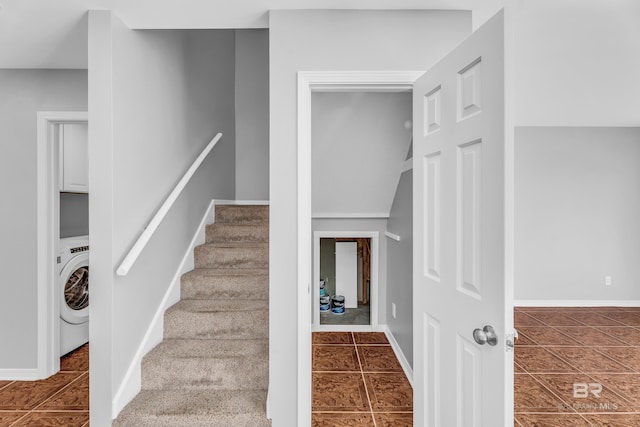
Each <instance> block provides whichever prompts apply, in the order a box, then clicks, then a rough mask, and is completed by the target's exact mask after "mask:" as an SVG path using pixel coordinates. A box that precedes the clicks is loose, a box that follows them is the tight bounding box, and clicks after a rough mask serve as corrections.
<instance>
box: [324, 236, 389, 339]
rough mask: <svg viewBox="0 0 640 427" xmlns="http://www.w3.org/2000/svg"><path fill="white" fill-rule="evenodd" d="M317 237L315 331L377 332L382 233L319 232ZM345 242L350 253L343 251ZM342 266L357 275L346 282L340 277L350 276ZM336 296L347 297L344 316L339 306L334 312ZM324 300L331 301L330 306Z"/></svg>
mask: <svg viewBox="0 0 640 427" xmlns="http://www.w3.org/2000/svg"><path fill="white" fill-rule="evenodd" d="M313 236H314V237H313V271H314V273H313V277H314V279H313V294H314V297H313V330H315V331H346V330H348V331H373V330H377V327H378V283H379V262H380V260H379V234H378V232H376V231H371V232H355V231H316V232H314V233H313ZM343 243H344V244H345V245H343V246H344V248H345V249H346V250H345V251H342V252H341V251H340V245H341V244H343ZM336 252H338V253H336ZM341 253H342V255H341ZM350 253H351V254H352V256H351V258H350ZM339 264H343V265H345V267H346V269H349V268H351V270H352V272H353V273H355V274H352V276H351V277H352V279H351V281H350V282H347V283H345V282H344V281H343V280H344V279H342V278H341V277H340V276H341V275H342V277H344V276H345V275H347V277H348V275H349V272H348V271H347V272H343V273H341V271H340V270H341V269H340V267H339ZM336 280H340V281H341V283H337V281H336ZM347 280H349V279H347ZM323 282H324V283H323ZM345 289H346V292H345ZM349 293H351V294H349ZM343 294H345V295H343ZM332 296H343V297H345V301H344V303H345V304H344V314H342V313H341V310H340V309H339V307H337V308H336V310H335V312H334V304H333V301H332V300H331V297H332ZM323 297H325V298H327V297H328V298H329V307H326V299H323ZM322 306H324V307H322ZM338 306H339V304H338Z"/></svg>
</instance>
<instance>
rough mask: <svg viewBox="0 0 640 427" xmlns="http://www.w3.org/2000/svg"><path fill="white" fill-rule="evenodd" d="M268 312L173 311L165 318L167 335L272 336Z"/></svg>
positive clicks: (260, 337) (243, 337) (214, 336)
mask: <svg viewBox="0 0 640 427" xmlns="http://www.w3.org/2000/svg"><path fill="white" fill-rule="evenodd" d="M268 322H269V313H268V312H267V311H265V310H257V311H223V312H210V313H190V312H172V313H171V314H170V315H167V316H166V317H165V321H164V337H165V338H197V339H216V338H217V339H263V338H268V336H269V325H268Z"/></svg>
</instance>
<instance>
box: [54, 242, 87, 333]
mask: <svg viewBox="0 0 640 427" xmlns="http://www.w3.org/2000/svg"><path fill="white" fill-rule="evenodd" d="M60 317H61V318H62V319H63V320H65V321H66V322H68V323H74V324H78V323H85V322H87V321H88V320H89V254H88V253H83V254H80V255H78V256H76V257H74V258H72V259H71V260H70V261H69V262H68V263H67V264H66V265H65V266H64V268H63V269H62V272H61V273H60Z"/></svg>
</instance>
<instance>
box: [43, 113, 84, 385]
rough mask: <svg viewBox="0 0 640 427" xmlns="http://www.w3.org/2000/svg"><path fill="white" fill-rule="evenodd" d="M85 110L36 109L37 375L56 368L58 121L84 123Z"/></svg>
mask: <svg viewBox="0 0 640 427" xmlns="http://www.w3.org/2000/svg"><path fill="white" fill-rule="evenodd" d="M88 121H89V114H88V113H87V112H86V111H39V112H38V113H37V140H36V205H37V208H36V224H37V231H36V241H37V254H36V259H37V261H36V276H37V285H36V292H37V307H38V321H37V331H38V332H37V368H36V370H37V374H36V375H37V378H33V379H42V378H47V377H49V376H51V375H53V374H55V373H56V372H58V371H59V370H60V305H59V304H58V299H57V295H58V294H57V292H56V288H57V284H58V282H57V276H58V273H57V268H56V267H57V263H56V257H57V256H58V251H59V248H58V243H59V242H58V240H59V238H60V212H59V211H60V193H59V186H58V174H59V164H58V160H59V159H58V152H59V141H58V132H56V129H57V127H58V125H61V124H65V123H88Z"/></svg>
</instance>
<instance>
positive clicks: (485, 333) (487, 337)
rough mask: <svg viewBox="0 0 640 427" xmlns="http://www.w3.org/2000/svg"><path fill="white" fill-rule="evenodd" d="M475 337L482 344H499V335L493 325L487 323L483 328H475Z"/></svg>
mask: <svg viewBox="0 0 640 427" xmlns="http://www.w3.org/2000/svg"><path fill="white" fill-rule="evenodd" d="M473 339H474V340H475V341H476V342H477V343H478V344H480V345H485V344H489V345H490V346H494V345H496V344H498V336H497V335H496V331H495V330H494V329H493V326H491V325H486V326H485V327H484V328H482V329H474V331H473Z"/></svg>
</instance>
